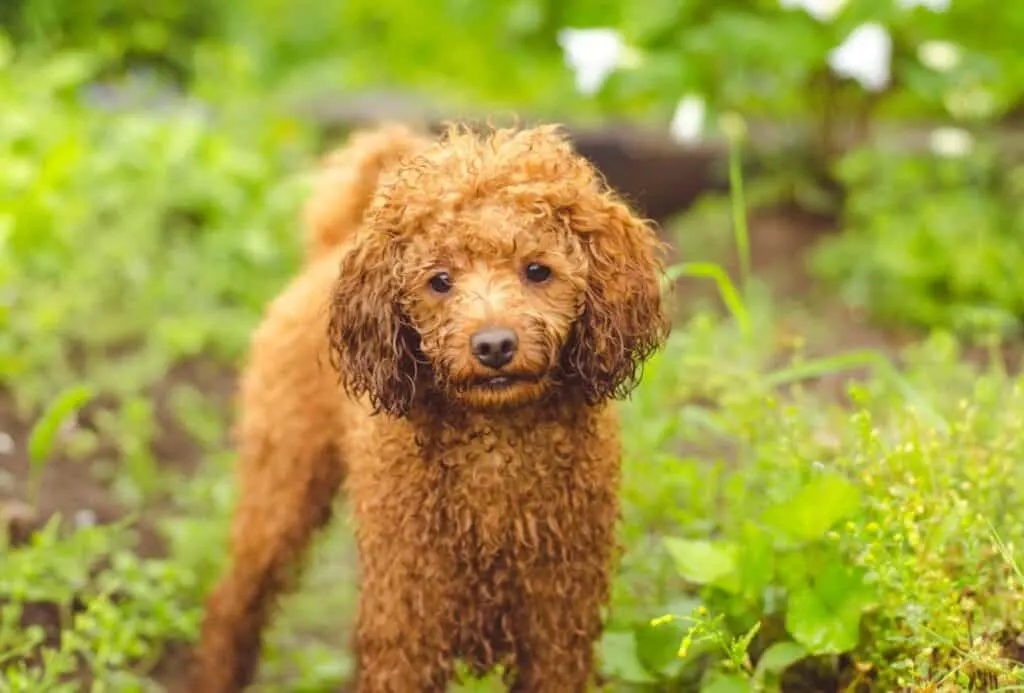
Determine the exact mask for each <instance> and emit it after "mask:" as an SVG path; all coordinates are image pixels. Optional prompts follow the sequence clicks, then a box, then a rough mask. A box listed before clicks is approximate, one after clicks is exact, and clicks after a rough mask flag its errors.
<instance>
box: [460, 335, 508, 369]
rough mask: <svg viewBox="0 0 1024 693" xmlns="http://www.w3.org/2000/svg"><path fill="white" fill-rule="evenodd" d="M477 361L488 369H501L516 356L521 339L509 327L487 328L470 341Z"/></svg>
mask: <svg viewBox="0 0 1024 693" xmlns="http://www.w3.org/2000/svg"><path fill="white" fill-rule="evenodd" d="M469 346H470V347H471V348H472V349H473V356H476V360H477V361H479V362H480V363H482V364H484V365H485V366H487V367H488V368H495V369H497V368H501V367H502V366H504V365H505V364H507V363H508V362H509V361H511V360H512V357H513V356H515V355H516V347H517V346H519V338H518V337H516V333H515V332H513V331H512V330H510V329H508V328H507V327H485V328H484V329H482V330H480V331H479V332H477V333H476V334H474V335H473V336H472V337H471V338H470V340H469Z"/></svg>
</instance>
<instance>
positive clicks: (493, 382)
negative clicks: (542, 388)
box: [470, 373, 539, 390]
mask: <svg viewBox="0 0 1024 693" xmlns="http://www.w3.org/2000/svg"><path fill="white" fill-rule="evenodd" d="M538 379H539V378H537V376H532V375H524V374H521V373H502V374H500V375H489V376H484V377H481V378H474V379H473V380H472V381H471V382H470V386H471V387H472V388H474V389H480V390H506V389H508V388H511V387H515V386H516V385H522V384H530V383H536V382H537V380H538Z"/></svg>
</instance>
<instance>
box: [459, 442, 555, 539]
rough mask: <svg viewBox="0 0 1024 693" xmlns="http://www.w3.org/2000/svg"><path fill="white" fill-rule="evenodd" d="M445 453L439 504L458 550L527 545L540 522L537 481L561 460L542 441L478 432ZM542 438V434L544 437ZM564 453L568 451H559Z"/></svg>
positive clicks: (552, 470)
mask: <svg viewBox="0 0 1024 693" xmlns="http://www.w3.org/2000/svg"><path fill="white" fill-rule="evenodd" d="M474 433H475V434H474V435H472V436H467V439H466V440H465V441H464V442H463V443H462V444H461V445H455V446H453V447H451V448H449V449H448V450H447V451H446V455H445V459H444V466H445V469H446V475H445V477H446V478H445V487H446V488H445V492H446V495H447V496H448V499H446V502H445V506H446V507H447V508H449V509H450V511H451V513H452V517H451V518H450V520H451V521H452V522H453V523H454V524H455V526H454V527H453V529H454V530H455V533H456V534H457V535H458V536H462V537H465V538H466V541H467V544H468V545H467V546H465V547H464V548H465V549H467V550H470V551H472V552H474V553H475V552H480V553H482V554H483V555H488V554H493V553H497V552H499V551H501V550H502V549H506V548H511V547H513V546H520V547H524V546H525V547H529V546H530V545H531V544H532V543H534V542H533V539H532V537H535V535H536V529H535V528H536V526H537V524H538V522H542V521H543V520H544V519H545V518H542V517H538V516H537V515H538V513H543V508H544V504H543V503H539V502H537V501H538V500H539V499H538V498H537V497H536V496H537V495H538V494H539V493H541V492H542V483H543V481H544V480H545V479H546V478H547V477H549V476H551V475H552V474H555V473H556V469H557V468H558V467H560V466H563V465H562V464H560V462H561V463H563V464H564V462H565V461H566V460H565V459H564V458H563V459H562V460H559V459H558V452H557V451H556V450H553V449H552V448H551V446H550V442H551V441H548V440H544V441H541V440H538V439H537V436H539V435H540V433H541V432H539V431H537V432H535V433H536V435H525V434H518V435H509V434H508V433H506V432H503V431H500V430H498V431H496V430H492V429H483V430H481V431H477V432H474ZM546 437H547V436H545V438H546ZM563 452H565V453H567V452H568V450H565V451H563Z"/></svg>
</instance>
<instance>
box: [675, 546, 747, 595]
mask: <svg viewBox="0 0 1024 693" xmlns="http://www.w3.org/2000/svg"><path fill="white" fill-rule="evenodd" d="M664 543H665V548H666V549H667V550H668V552H669V555H670V556H672V560H674V561H675V564H676V569H677V570H678V571H679V574H680V575H682V576H683V577H684V578H686V579H687V580H689V581H690V582H694V583H697V584H698V585H713V584H715V585H719V586H722V587H726V588H728V587H729V586H730V583H735V578H736V545H735V544H733V543H731V542H713V541H707V540H703V539H679V538H677V537H665V539H664ZM732 586H734V585H732Z"/></svg>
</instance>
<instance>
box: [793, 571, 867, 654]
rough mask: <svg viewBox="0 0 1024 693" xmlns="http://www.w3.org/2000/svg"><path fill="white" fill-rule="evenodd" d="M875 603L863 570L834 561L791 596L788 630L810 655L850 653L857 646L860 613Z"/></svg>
mask: <svg viewBox="0 0 1024 693" xmlns="http://www.w3.org/2000/svg"><path fill="white" fill-rule="evenodd" d="M872 604H873V595H872V593H871V590H870V589H869V588H868V586H867V585H865V584H864V579H863V575H862V573H861V572H860V571H855V570H849V569H846V568H844V567H842V566H841V565H839V564H833V565H832V566H830V567H827V568H825V569H824V570H823V571H822V572H821V574H820V575H818V576H817V578H816V579H815V580H814V583H813V584H812V585H809V586H807V587H803V588H800V589H798V590H795V591H793V592H792V593H791V594H790V595H789V605H788V608H787V611H786V630H788V631H789V633H790V635H792V636H793V639H794V640H796V641H797V642H798V643H799V644H801V645H803V646H804V647H805V648H807V651H808V653H809V654H815V655H818V654H839V653H841V652H847V651H849V650H852V649H853V648H854V647H856V646H857V641H858V640H859V638H860V618H861V615H862V614H863V613H864V611H865V610H866V609H867V608H869V607H870V606H871V605H872Z"/></svg>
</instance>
